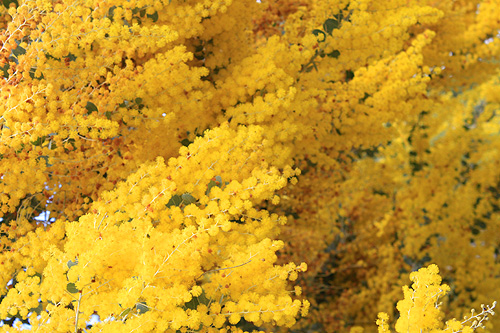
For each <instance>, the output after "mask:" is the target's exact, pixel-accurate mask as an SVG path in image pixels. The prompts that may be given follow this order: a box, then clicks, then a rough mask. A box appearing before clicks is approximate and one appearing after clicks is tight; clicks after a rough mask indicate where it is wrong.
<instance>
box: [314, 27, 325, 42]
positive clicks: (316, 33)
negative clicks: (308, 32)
mask: <svg viewBox="0 0 500 333" xmlns="http://www.w3.org/2000/svg"><path fill="white" fill-rule="evenodd" d="M312 33H313V35H314V36H316V37H318V35H319V34H322V35H323V40H318V41H319V42H324V41H325V39H326V33H325V32H324V31H321V30H319V29H314V30H313V31H312Z"/></svg>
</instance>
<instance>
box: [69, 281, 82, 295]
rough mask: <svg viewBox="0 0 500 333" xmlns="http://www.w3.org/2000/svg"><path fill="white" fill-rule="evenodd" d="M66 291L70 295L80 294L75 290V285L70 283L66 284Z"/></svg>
mask: <svg viewBox="0 0 500 333" xmlns="http://www.w3.org/2000/svg"><path fill="white" fill-rule="evenodd" d="M66 290H67V291H69V292H70V293H72V294H76V293H79V292H80V290H78V289H77V288H76V285H75V284H74V283H72V282H70V283H68V284H67V285H66Z"/></svg>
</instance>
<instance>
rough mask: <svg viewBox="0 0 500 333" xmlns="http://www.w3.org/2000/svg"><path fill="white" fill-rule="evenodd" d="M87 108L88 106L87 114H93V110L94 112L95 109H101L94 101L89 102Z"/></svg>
mask: <svg viewBox="0 0 500 333" xmlns="http://www.w3.org/2000/svg"><path fill="white" fill-rule="evenodd" d="M85 108H86V109H87V111H88V112H87V114H91V113H92V112H94V111H99V110H98V109H97V106H95V104H94V103H92V102H87V105H86V106H85Z"/></svg>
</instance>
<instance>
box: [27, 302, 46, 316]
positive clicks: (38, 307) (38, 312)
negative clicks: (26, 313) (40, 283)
mask: <svg viewBox="0 0 500 333" xmlns="http://www.w3.org/2000/svg"><path fill="white" fill-rule="evenodd" d="M42 311H43V304H42V303H38V306H37V307H36V308H31V309H30V312H36V314H37V315H39V314H40V313H41V312H42Z"/></svg>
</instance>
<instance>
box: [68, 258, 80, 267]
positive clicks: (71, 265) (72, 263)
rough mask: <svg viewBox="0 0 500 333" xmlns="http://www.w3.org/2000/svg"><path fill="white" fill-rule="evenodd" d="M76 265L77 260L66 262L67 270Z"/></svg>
mask: <svg viewBox="0 0 500 333" xmlns="http://www.w3.org/2000/svg"><path fill="white" fill-rule="evenodd" d="M76 265H78V259H75V261H71V260H70V261H68V268H71V267H73V266H76Z"/></svg>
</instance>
